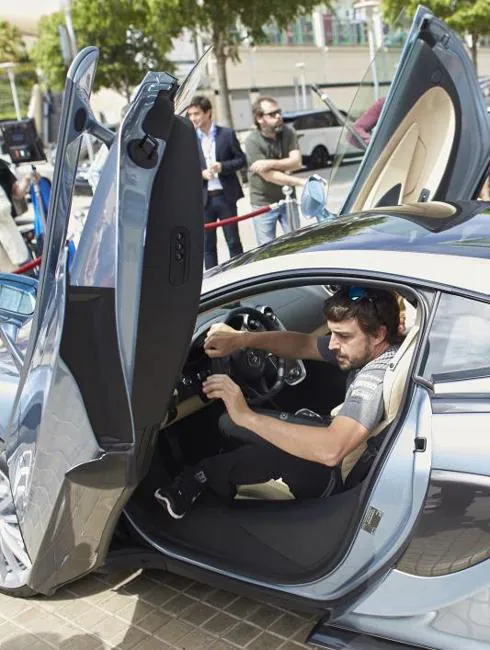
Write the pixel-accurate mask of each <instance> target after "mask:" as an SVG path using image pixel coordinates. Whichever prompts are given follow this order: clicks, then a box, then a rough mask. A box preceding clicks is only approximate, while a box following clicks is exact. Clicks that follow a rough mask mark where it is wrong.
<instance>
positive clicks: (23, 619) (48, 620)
mask: <svg viewBox="0 0 490 650" xmlns="http://www.w3.org/2000/svg"><path fill="white" fill-rule="evenodd" d="M14 622H15V623H16V624H17V625H21V626H22V627H23V628H25V629H26V630H29V632H33V633H34V634H38V635H39V636H41V635H42V633H43V632H44V633H52V632H53V631H56V629H57V628H58V626H61V625H62V624H63V623H64V620H63V619H61V618H60V617H59V616H55V615H54V614H52V613H50V612H46V611H45V610H44V609H42V608H41V607H30V608H29V609H27V610H26V611H25V612H21V613H20V614H17V616H16V617H15V618H14Z"/></svg>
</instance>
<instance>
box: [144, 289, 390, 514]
mask: <svg viewBox="0 0 490 650" xmlns="http://www.w3.org/2000/svg"><path fill="white" fill-rule="evenodd" d="M324 314H325V318H326V321H327V325H328V328H329V330H330V332H331V333H330V335H329V336H316V335H314V334H302V333H299V332H287V331H273V332H270V331H262V332H249V331H237V330H234V329H232V328H231V327H229V326H227V325H216V326H213V327H211V329H210V331H209V333H208V336H207V338H206V341H205V344H204V349H205V352H206V354H207V355H208V356H209V357H211V358H219V357H228V356H229V355H231V354H232V353H233V352H235V351H236V350H239V349H243V348H250V349H255V350H266V351H267V352H270V353H272V354H274V355H277V356H279V357H283V358H286V359H311V360H319V361H325V362H327V363H337V364H338V365H339V366H340V368H341V369H342V370H345V371H348V375H347V381H346V386H347V390H346V395H345V400H344V402H343V404H341V405H340V406H339V407H336V408H335V409H333V410H332V412H331V414H330V415H327V416H323V417H322V416H319V415H316V414H314V413H312V412H311V411H310V412H309V414H308V415H299V414H296V415H291V414H288V413H278V412H274V411H258V410H257V411H254V410H252V409H251V408H250V407H249V405H248V404H247V402H246V401H245V398H244V395H243V393H242V390H241V388H240V387H239V386H238V385H237V384H236V383H235V382H234V381H233V380H232V379H231V378H230V377H229V376H228V375H211V376H210V377H209V378H208V379H207V380H206V381H205V382H204V383H203V391H204V393H205V394H206V396H207V397H208V398H210V399H221V400H223V402H224V405H225V407H226V411H227V412H226V413H225V414H224V415H223V416H222V417H221V419H220V429H221V431H222V433H223V434H224V436H225V437H228V438H230V439H232V440H234V441H239V442H240V443H243V444H242V445H241V446H240V447H238V448H237V449H234V450H233V451H229V452H227V453H222V454H219V455H218V456H211V457H209V458H204V459H203V460H201V461H200V462H199V463H198V465H196V466H194V467H192V468H189V469H188V470H186V471H185V472H184V473H183V474H181V475H180V476H178V477H177V478H176V479H175V481H174V482H173V483H172V484H171V485H169V486H167V487H162V488H160V489H158V490H157V491H156V492H155V498H156V499H157V501H158V502H159V503H160V504H161V505H162V506H163V507H164V508H165V509H166V510H167V512H168V513H169V514H170V515H171V516H172V517H174V518H176V519H180V518H181V517H183V516H184V515H185V513H186V512H187V510H188V509H189V508H190V506H191V505H192V503H194V501H195V500H196V499H197V498H198V496H199V495H200V494H201V493H202V492H203V491H204V490H205V489H206V488H211V490H212V491H214V492H215V493H217V494H218V495H219V496H221V497H223V498H233V497H234V496H235V494H236V492H237V489H238V487H239V486H240V485H247V484H255V483H265V482H267V481H269V480H270V479H279V478H281V479H282V480H283V482H285V483H286V484H287V485H288V486H289V489H290V490H291V492H292V494H293V495H294V496H295V497H296V498H297V499H304V498H316V497H319V496H322V495H326V494H330V493H331V491H332V489H333V487H332V486H333V485H334V484H336V486H337V488H336V489H342V488H343V485H344V484H345V480H346V479H347V477H348V475H349V473H350V472H351V471H352V469H353V467H354V466H355V465H356V463H357V461H358V460H359V459H360V458H361V456H362V454H363V453H364V451H365V450H366V448H367V440H368V439H369V438H370V437H371V435H375V434H377V433H379V431H376V427H377V426H378V424H380V423H381V421H382V420H383V417H384V401H383V381H384V376H385V373H386V370H387V369H388V366H389V364H390V362H391V360H392V359H393V357H394V356H395V354H396V352H397V350H398V349H399V346H400V343H401V337H400V334H399V326H400V313H399V306H398V301H397V299H396V297H395V295H394V294H393V293H391V292H388V291H383V290H368V289H364V288H363V287H346V288H345V289H341V290H340V291H338V292H337V293H335V294H334V295H333V296H331V297H330V298H328V299H327V300H326V301H325V306H324ZM325 390H326V391H327V390H328V387H327V386H326V387H325ZM312 415H313V416H314V417H312ZM339 474H340V475H341V479H340V478H339Z"/></svg>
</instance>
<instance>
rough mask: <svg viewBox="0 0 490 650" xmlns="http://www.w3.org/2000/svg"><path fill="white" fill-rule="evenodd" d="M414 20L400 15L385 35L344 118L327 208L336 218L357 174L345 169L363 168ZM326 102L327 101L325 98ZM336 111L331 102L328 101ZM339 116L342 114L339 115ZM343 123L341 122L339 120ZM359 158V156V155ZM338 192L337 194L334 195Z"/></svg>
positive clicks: (330, 182)
mask: <svg viewBox="0 0 490 650" xmlns="http://www.w3.org/2000/svg"><path fill="white" fill-rule="evenodd" d="M411 23H412V21H411V19H409V18H407V16H406V15H405V14H402V15H400V17H399V18H398V20H397V21H396V24H395V25H394V26H393V27H391V28H390V30H389V31H388V32H386V33H385V35H384V37H383V45H382V46H381V47H380V48H379V49H378V50H377V52H376V55H375V56H374V58H373V59H372V60H371V62H370V64H369V66H368V69H367V72H366V74H365V75H364V77H363V79H362V81H361V83H360V85H359V87H358V89H357V91H356V94H355V96H354V99H353V101H352V104H351V106H350V108H349V111H348V113H347V117H344V118H343V121H342V123H343V124H344V126H343V129H342V134H341V136H340V138H339V140H338V145H337V151H336V153H335V156H334V161H333V164H332V169H331V172H330V179H329V192H328V198H327V208H328V209H329V210H330V211H331V212H333V213H334V214H336V213H338V212H339V209H340V208H341V207H342V205H343V204H344V200H345V197H346V196H347V194H348V191H349V188H350V185H351V182H352V181H351V177H352V174H353V173H355V171H354V172H353V170H352V169H350V170H349V173H348V174H347V176H348V177H349V178H348V179H347V178H344V176H346V171H345V165H347V164H349V163H350V167H352V164H355V165H356V170H357V168H358V166H359V165H360V164H361V163H360V161H362V157H363V156H364V154H365V152H366V149H367V147H368V145H369V142H370V140H371V138H372V135H373V133H374V129H375V127H376V124H377V121H378V119H379V117H380V114H381V111H382V109H383V105H384V100H385V98H386V96H387V95H388V92H389V90H390V87H391V83H392V81H393V79H394V77H395V73H396V70H397V67H398V63H399V61H400V57H401V54H402V51H403V49H404V45H405V43H406V42H407V38H408V36H409V33H410V26H411ZM322 99H324V101H325V99H326V98H325V97H322ZM325 103H326V104H327V105H329V106H330V108H331V109H332V110H334V107H333V106H332V105H331V102H329V101H328V98H327V101H325ZM337 113H341V111H338V109H337ZM339 119H340V118H339ZM356 154H357V155H356ZM353 160H354V161H355V162H354V163H352V161H353ZM334 188H335V191H333V190H334Z"/></svg>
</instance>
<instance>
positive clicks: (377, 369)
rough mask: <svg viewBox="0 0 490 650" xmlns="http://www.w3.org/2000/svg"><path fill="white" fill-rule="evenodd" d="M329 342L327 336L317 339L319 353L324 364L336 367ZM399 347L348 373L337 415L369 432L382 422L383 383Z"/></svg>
mask: <svg viewBox="0 0 490 650" xmlns="http://www.w3.org/2000/svg"><path fill="white" fill-rule="evenodd" d="M329 342H330V337H329V336H320V337H318V344H317V345H318V351H319V352H320V354H321V356H322V357H323V359H324V360H325V361H327V362H329V363H335V354H334V353H333V352H332V351H331V350H329V348H328V345H329ZM399 347H400V346H399V345H391V346H390V347H389V348H388V349H387V350H385V351H384V352H383V354H380V356H379V357H376V359H373V360H372V361H370V362H369V363H367V364H366V365H365V366H363V367H362V368H359V369H358V370H351V371H350V372H349V374H348V376H347V390H346V393H345V400H344V403H343V404H342V406H341V408H340V410H339V411H338V412H337V415H345V416H346V417H349V418H352V419H353V420H355V421H356V422H359V424H361V425H362V426H363V427H365V428H366V429H368V430H369V431H372V430H373V429H374V428H375V427H376V425H378V424H379V423H380V422H381V420H382V418H383V415H384V404H383V380H384V376H385V373H386V370H387V369H388V366H389V364H390V361H391V360H392V359H393V357H394V356H395V354H396V353H397V351H398V348H399Z"/></svg>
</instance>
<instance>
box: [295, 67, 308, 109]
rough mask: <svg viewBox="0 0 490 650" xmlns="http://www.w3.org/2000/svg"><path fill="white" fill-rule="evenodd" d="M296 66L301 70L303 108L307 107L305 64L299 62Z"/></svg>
mask: <svg viewBox="0 0 490 650" xmlns="http://www.w3.org/2000/svg"><path fill="white" fill-rule="evenodd" d="M296 68H297V69H298V70H299V76H300V82H301V97H302V100H303V108H304V109H306V108H307V106H306V78H305V64H304V63H303V62H300V63H297V64H296Z"/></svg>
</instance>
